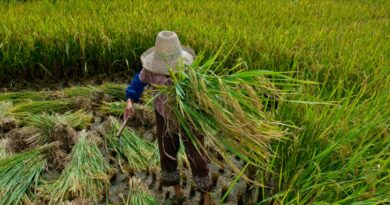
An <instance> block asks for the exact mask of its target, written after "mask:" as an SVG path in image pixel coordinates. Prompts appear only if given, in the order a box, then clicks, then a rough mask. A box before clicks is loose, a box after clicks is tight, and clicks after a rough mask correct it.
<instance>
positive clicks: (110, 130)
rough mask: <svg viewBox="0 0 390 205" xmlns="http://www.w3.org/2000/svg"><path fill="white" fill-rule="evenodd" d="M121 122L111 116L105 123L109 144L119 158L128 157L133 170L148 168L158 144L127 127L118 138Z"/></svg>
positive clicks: (127, 165)
mask: <svg viewBox="0 0 390 205" xmlns="http://www.w3.org/2000/svg"><path fill="white" fill-rule="evenodd" d="M119 127H120V124H119V122H118V121H117V120H116V119H115V118H110V119H109V121H108V122H107V124H106V125H105V130H106V133H105V137H106V139H107V141H108V145H109V147H110V148H111V149H113V150H114V151H115V152H116V153H117V154H118V157H119V158H122V159H126V167H127V168H128V169H130V171H131V172H134V171H142V170H143V171H146V170H148V168H149V166H150V164H151V161H150V159H151V158H152V156H153V153H154V150H155V149H156V145H155V144H153V143H151V142H148V141H147V140H145V139H143V138H140V137H139V136H138V135H137V134H136V133H135V132H134V130H131V129H128V128H125V129H124V130H123V132H122V134H121V137H120V138H119V139H118V137H117V136H116V135H117V132H118V130H119Z"/></svg>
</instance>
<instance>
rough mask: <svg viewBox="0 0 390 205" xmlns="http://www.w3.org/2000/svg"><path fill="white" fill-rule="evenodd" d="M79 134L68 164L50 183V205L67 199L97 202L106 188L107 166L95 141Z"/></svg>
mask: <svg viewBox="0 0 390 205" xmlns="http://www.w3.org/2000/svg"><path fill="white" fill-rule="evenodd" d="M87 135H88V134H87V132H85V131H82V132H81V133H80V136H79V138H78V140H77V143H76V145H75V146H74V147H73V149H72V153H71V160H70V162H69V164H68V165H67V166H66V168H65V169H64V171H63V172H62V174H61V176H60V177H59V178H58V179H57V180H56V181H54V182H53V183H49V184H48V185H47V187H46V190H47V191H48V192H49V193H48V195H49V201H50V204H58V203H59V202H64V201H66V200H68V199H70V198H77V199H80V200H82V201H88V202H95V203H96V202H98V201H99V200H100V199H101V198H102V196H103V193H104V191H105V190H106V188H107V186H108V184H109V178H110V177H109V173H110V171H111V168H110V165H109V164H108V162H107V161H105V158H104V156H103V155H102V153H101V151H100V150H99V148H98V146H97V145H96V143H95V142H94V141H92V140H91V139H88V137H87Z"/></svg>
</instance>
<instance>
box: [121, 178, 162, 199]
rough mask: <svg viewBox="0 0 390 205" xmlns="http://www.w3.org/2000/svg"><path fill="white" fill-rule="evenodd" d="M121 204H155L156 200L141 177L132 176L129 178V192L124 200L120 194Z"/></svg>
mask: <svg viewBox="0 0 390 205" xmlns="http://www.w3.org/2000/svg"><path fill="white" fill-rule="evenodd" d="M122 200H123V204H125V205H157V204H158V203H157V200H156V199H155V198H154V197H153V195H152V194H150V192H149V191H148V189H147V188H146V186H145V185H144V184H143V183H142V181H141V179H139V178H136V177H132V178H130V180H129V194H128V197H127V199H126V200H125V199H124V198H123V196H122Z"/></svg>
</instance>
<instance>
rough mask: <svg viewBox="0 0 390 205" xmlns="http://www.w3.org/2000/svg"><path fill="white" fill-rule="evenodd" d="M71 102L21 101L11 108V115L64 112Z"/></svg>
mask: <svg viewBox="0 0 390 205" xmlns="http://www.w3.org/2000/svg"><path fill="white" fill-rule="evenodd" d="M70 105H71V102H70V101H69V100H49V101H31V102H23V103H19V104H17V105H15V106H14V107H13V108H12V109H11V113H12V115H15V116H20V117H23V116H29V115H31V114H39V113H44V112H48V113H54V112H60V113H64V112H66V111H68V110H69V106H70Z"/></svg>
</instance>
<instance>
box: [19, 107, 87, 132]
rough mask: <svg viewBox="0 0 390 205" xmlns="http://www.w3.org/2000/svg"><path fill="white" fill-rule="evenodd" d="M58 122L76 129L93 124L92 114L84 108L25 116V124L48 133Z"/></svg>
mask: <svg viewBox="0 0 390 205" xmlns="http://www.w3.org/2000/svg"><path fill="white" fill-rule="evenodd" d="M58 122H62V123H66V124H68V125H70V126H71V127H72V128H74V129H79V130H81V129H84V128H87V127H88V126H89V125H90V124H91V122H92V116H91V115H89V114H87V113H86V112H85V111H83V110H78V111H76V112H74V113H72V112H66V113H64V114H59V113H52V114H49V113H42V114H37V115H30V116H28V117H26V118H24V125H25V126H32V127H36V128H39V129H40V130H41V131H42V133H44V134H48V133H49V132H50V130H52V129H53V127H54V125H55V124H56V123H58Z"/></svg>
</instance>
